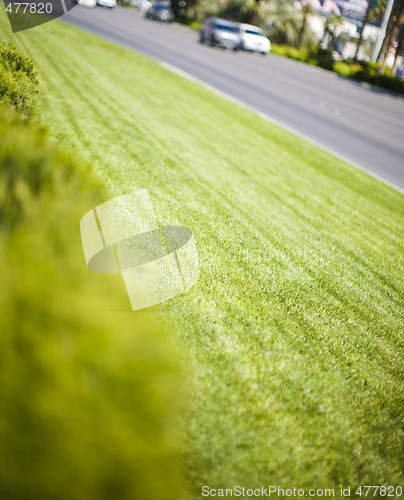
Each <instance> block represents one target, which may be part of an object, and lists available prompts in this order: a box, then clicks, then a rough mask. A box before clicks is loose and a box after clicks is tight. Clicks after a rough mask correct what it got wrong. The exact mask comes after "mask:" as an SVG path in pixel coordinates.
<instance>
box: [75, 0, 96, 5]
mask: <svg viewBox="0 0 404 500" xmlns="http://www.w3.org/2000/svg"><path fill="white" fill-rule="evenodd" d="M75 2H76V3H77V5H82V6H83V7H95V6H96V5H97V0H75Z"/></svg>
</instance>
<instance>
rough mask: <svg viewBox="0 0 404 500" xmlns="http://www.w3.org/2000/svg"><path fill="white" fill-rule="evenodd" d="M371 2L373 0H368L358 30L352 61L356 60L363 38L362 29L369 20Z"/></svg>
mask: <svg viewBox="0 0 404 500" xmlns="http://www.w3.org/2000/svg"><path fill="white" fill-rule="evenodd" d="M372 4H373V0H369V2H368V6H367V9H366V14H365V17H364V19H363V22H362V26H361V30H360V32H359V40H358V43H357V45H356V52H355V56H354V61H357V60H358V54H359V49H360V48H361V45H362V40H363V30H364V28H365V26H366V24H367V22H368V20H369V16H370V12H371V10H372Z"/></svg>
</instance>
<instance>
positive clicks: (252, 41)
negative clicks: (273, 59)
mask: <svg viewBox="0 0 404 500" xmlns="http://www.w3.org/2000/svg"><path fill="white" fill-rule="evenodd" d="M238 30H239V35H240V49H242V50H251V51H253V52H261V54H264V55H266V54H268V53H269V52H270V51H271V42H270V41H269V40H268V38H267V37H266V36H265V35H264V32H263V31H262V29H261V28H258V26H253V25H252V24H239V25H238Z"/></svg>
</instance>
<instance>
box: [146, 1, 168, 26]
mask: <svg viewBox="0 0 404 500" xmlns="http://www.w3.org/2000/svg"><path fill="white" fill-rule="evenodd" d="M145 17H147V18H148V19H154V20H155V21H163V22H166V23H171V22H172V21H173V20H174V13H173V10H172V8H171V4H170V3H169V2H154V3H153V4H152V5H151V6H150V7H149V8H148V9H147V11H146V13H145Z"/></svg>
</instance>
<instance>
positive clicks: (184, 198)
mask: <svg viewBox="0 0 404 500" xmlns="http://www.w3.org/2000/svg"><path fill="white" fill-rule="evenodd" d="M0 8H1V17H0V34H1V37H0V38H1V39H6V40H12V41H13V43H14V44H15V45H16V46H17V47H18V48H20V49H21V50H22V51H23V52H24V53H25V54H26V55H28V56H29V57H30V58H32V60H33V61H34V63H35V65H36V67H37V69H38V71H39V76H40V86H41V94H40V101H39V102H40V107H41V108H42V120H43V121H44V122H45V123H47V124H49V125H50V127H51V132H52V135H53V137H54V139H55V140H56V141H57V142H58V143H59V144H61V145H63V146H64V147H65V148H67V149H69V150H73V151H75V152H77V154H78V155H80V156H81V157H84V158H85V159H86V160H88V161H90V162H91V163H92V164H93V165H94V172H95V173H96V174H97V175H98V176H101V178H102V179H103V180H104V181H105V183H106V184H107V186H108V188H109V191H110V194H111V196H112V195H114V194H119V193H124V192H127V191H128V190H130V189H132V188H143V187H146V188H147V189H148V190H149V192H150V195H151V198H152V201H153V204H154V207H155V210H156V213H157V214H158V217H159V219H160V222H163V223H164V224H180V225H184V226H187V227H189V228H191V229H192V231H193V233H194V235H195V239H196V242H197V246H198V250H199V255H200V263H201V278H200V281H199V283H198V285H197V286H196V287H195V288H193V289H192V290H191V291H189V292H188V293H186V294H184V295H182V296H179V297H177V298H175V299H173V300H171V301H169V302H167V303H166V304H163V305H162V306H159V307H157V308H156V313H157V314H158V315H159V316H160V317H161V319H162V320H163V321H164V322H165V323H166V324H167V325H169V326H171V327H172V331H173V332H174V338H175V342H176V343H178V345H180V346H181V348H182V349H183V358H184V360H183V361H184V365H185V366H187V367H188V371H189V380H188V385H189V386H188V398H187V405H186V407H185V408H184V412H183V416H182V427H183V440H184V443H183V450H184V459H185V463H186V468H187V475H188V478H189V481H190V483H191V484H192V488H193V490H194V495H193V496H192V497H195V498H200V497H201V489H200V488H201V486H202V485H209V486H210V487H227V488H231V487H233V486H235V485H243V486H246V487H247V486H248V487H255V486H258V485H261V484H262V485H268V484H270V485H280V486H281V487H284V488H286V487H293V486H296V487H301V488H309V487H313V488H324V487H328V488H336V489H337V492H336V497H338V492H339V488H340V485H344V486H345V487H348V486H351V487H353V488H354V489H356V487H357V486H359V485H383V484H384V485H390V484H391V485H398V484H400V485H403V483H404V478H403V465H404V447H403V442H404V419H403V415H404V364H403V333H404V299H403V297H404V252H403V250H404V196H403V195H402V194H400V193H398V192H396V191H394V190H393V189H392V188H390V187H387V186H385V185H383V184H382V183H380V182H378V181H377V180H374V179H372V178H371V177H369V176H367V175H366V174H364V173H362V172H360V171H357V170H355V169H354V168H352V167H350V166H349V165H346V164H345V163H343V162H342V161H340V160H337V159H335V158H333V157H332V156H330V155H329V154H327V153H325V152H323V151H320V150H319V149H317V148H316V147H314V146H313V145H311V144H308V143H306V142H304V141H303V140H301V139H299V138H297V137H294V136H293V135H291V134H290V133H288V132H286V131H284V130H282V129H280V128H278V127H276V126H274V125H271V124H269V123H267V122H265V121H263V120H262V119H260V118H258V117H256V116H255V115H254V114H252V113H251V112H249V111H246V110H244V109H241V108H239V107H237V106H236V105H234V104H232V103H229V102H227V101H225V100H224V99H222V98H221V97H218V96H216V95H214V94H212V93H211V92H209V91H208V90H205V89H204V88H201V87H200V86H198V85H196V84H194V83H192V82H189V81H187V80H185V79H183V78H181V77H179V76H177V75H175V74H172V73H170V72H169V71H167V70H166V69H164V68H161V67H160V66H158V65H157V64H156V63H155V62H152V61H150V60H148V59H147V58H145V57H143V56H141V55H138V54H136V53H133V52H131V51H130V50H127V49H125V48H122V47H119V46H116V45H114V44H111V43H109V42H106V41H103V40H101V39H99V38H97V37H95V36H92V35H90V34H86V33H84V32H82V31H80V30H78V29H74V28H72V27H69V26H67V25H65V24H63V23H61V22H57V21H54V22H52V23H48V24H46V25H43V26H40V27H37V28H34V29H32V30H29V31H27V32H22V33H19V34H16V35H12V34H11V31H10V30H9V28H8V27H7V20H6V15H5V12H4V7H1V6H0ZM78 224H79V221H77V227H79V226H78ZM78 237H79V233H78ZM83 265H85V262H84V258H83ZM99 279H100V280H102V279H103V277H102V276H100V278H99Z"/></svg>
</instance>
